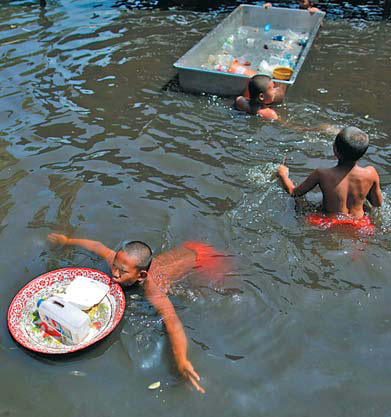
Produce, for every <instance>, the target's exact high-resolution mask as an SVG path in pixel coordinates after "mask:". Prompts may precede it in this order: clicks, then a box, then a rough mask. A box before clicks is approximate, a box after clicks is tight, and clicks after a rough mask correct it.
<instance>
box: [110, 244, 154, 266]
mask: <svg viewBox="0 0 391 417" xmlns="http://www.w3.org/2000/svg"><path fill="white" fill-rule="evenodd" d="M119 251H121V252H125V253H126V254H128V255H129V256H131V257H132V258H134V259H136V261H137V263H136V268H137V270H138V271H148V270H149V267H150V266H151V262H152V249H151V248H150V247H149V246H148V245H147V244H146V243H144V242H141V241H139V240H133V241H130V242H124V243H122V244H121V245H120V247H119V248H118V250H117V252H119Z"/></svg>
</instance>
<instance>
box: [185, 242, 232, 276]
mask: <svg viewBox="0 0 391 417" xmlns="http://www.w3.org/2000/svg"><path fill="white" fill-rule="evenodd" d="M183 246H184V247H185V248H187V249H190V250H192V251H193V252H195V254H196V266H195V267H196V268H197V269H199V270H200V271H201V272H204V273H207V275H208V276H209V277H210V278H215V279H219V278H222V276H223V275H224V274H226V273H227V272H229V271H230V269H231V262H230V261H229V260H228V256H227V255H224V254H223V253H221V252H217V251H216V249H215V248H214V247H213V246H211V245H208V244H206V243H200V242H186V243H184V244H183Z"/></svg>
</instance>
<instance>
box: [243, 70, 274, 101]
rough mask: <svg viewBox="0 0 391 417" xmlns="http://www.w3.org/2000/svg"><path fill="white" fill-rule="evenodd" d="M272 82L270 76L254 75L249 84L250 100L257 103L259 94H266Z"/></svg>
mask: <svg viewBox="0 0 391 417" xmlns="http://www.w3.org/2000/svg"><path fill="white" fill-rule="evenodd" d="M270 81H271V78H270V77H269V76H268V75H254V77H252V78H251V79H250V82H249V83H248V91H249V93H250V100H251V101H252V102H255V101H257V100H258V96H259V94H261V93H262V94H266V91H267V85H268V84H269V82H270Z"/></svg>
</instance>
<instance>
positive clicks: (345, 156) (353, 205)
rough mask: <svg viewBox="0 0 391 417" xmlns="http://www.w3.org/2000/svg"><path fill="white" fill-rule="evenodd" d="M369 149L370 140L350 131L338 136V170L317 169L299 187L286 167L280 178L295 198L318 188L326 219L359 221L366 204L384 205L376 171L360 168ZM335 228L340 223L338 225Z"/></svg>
mask: <svg viewBox="0 0 391 417" xmlns="http://www.w3.org/2000/svg"><path fill="white" fill-rule="evenodd" d="M368 145H369V141H368V136H367V135H366V134H365V133H364V132H362V131H361V130H360V129H357V128H354V127H348V128H345V129H342V130H341V131H340V132H339V133H338V135H337V137H336V139H335V142H334V154H335V156H336V157H337V159H338V164H337V165H336V166H335V167H332V168H325V169H321V168H318V169H315V170H314V171H313V172H312V173H311V174H310V175H309V176H308V177H307V178H306V179H305V180H304V181H303V182H302V183H301V184H300V185H298V186H295V185H294V183H293V182H292V180H291V179H290V178H289V176H288V173H289V170H288V168H287V167H286V166H285V165H284V164H281V165H280V166H279V167H278V170H277V175H279V177H280V178H281V180H282V183H283V186H284V187H285V189H286V190H287V191H288V193H289V194H290V195H292V196H294V197H300V196H302V195H304V194H306V193H307V192H308V191H311V190H312V189H313V188H314V187H316V186H317V185H319V187H320V189H321V191H322V194H323V202H322V209H323V212H324V214H325V215H327V216H331V217H335V216H341V215H342V216H345V217H346V218H351V219H360V218H362V217H363V216H364V214H365V212H364V203H365V201H366V200H368V201H369V202H370V203H371V204H372V205H373V206H374V207H379V206H380V205H381V204H382V193H381V189H380V180H379V175H378V174H377V171H376V169H375V168H374V167H372V166H368V167H365V168H363V167H360V166H359V165H358V164H357V160H358V159H359V158H361V156H362V155H364V153H365V152H366V150H367V148H368ZM331 224H333V222H331V223H330V225H331ZM334 224H338V222H337V221H335V222H334ZM357 224H360V223H359V222H358V223H357Z"/></svg>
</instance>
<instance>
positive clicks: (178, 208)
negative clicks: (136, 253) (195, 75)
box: [0, 0, 391, 417]
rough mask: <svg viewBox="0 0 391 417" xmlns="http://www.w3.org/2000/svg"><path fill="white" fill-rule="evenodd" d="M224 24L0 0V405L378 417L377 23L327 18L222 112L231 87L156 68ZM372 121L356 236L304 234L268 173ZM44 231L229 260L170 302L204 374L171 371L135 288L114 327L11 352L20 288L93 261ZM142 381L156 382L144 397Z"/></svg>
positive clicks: (380, 72) (390, 224) (383, 408)
mask: <svg viewBox="0 0 391 417" xmlns="http://www.w3.org/2000/svg"><path fill="white" fill-rule="evenodd" d="M223 17H224V14H217V13H215V12H203V13H202V12H191V11H184V10H180V9H171V10H167V11H162V10H149V11H143V10H127V9H126V8H122V7H119V8H113V7H112V4H111V2H110V1H108V0H106V1H104V2H101V3H99V4H97V3H96V2H92V1H88V0H67V1H65V0H58V1H53V2H50V4H48V6H47V8H46V11H41V10H40V8H39V7H38V6H37V5H36V4H35V3H34V2H16V1H12V2H6V1H3V2H2V3H1V7H0V47H1V49H0V57H1V58H0V59H1V62H0V87H1V88H0V146H1V159H0V164H1V178H0V184H1V190H2V199H1V208H0V217H1V229H0V230H1V235H0V243H1V255H0V265H1V272H2V279H1V281H0V293H1V299H2V302H1V310H0V311H1V317H2V326H1V328H0V349H1V353H0V361H1V380H0V384H1V391H0V416H29V417H36V416H40V417H46V416H51V415H53V414H55V415H56V416H57V417H61V416H84V417H90V416H91V417H92V416H139V415H140V416H142V415H143V416H152V415H159V416H162V417H165V416H170V417H172V416H184V415H191V416H216V415H220V416H232V417H234V416H235V417H236V416H239V415H240V416H246V417H252V416H254V417H259V416H270V417H277V416H278V417H284V416H286V417H295V416H297V417H307V416H308V417H310V416H311V417H312V416H318V417H323V416H324V417H329V416H338V417H342V416H356V417H359V416H377V417H380V416H384V417H386V416H390V415H391V412H390V410H391V397H390V395H389V386H390V383H391V368H390V361H391V353H390V352H391V317H390V314H391V312H390V307H389V306H390V299H391V280H390V275H389V262H390V243H389V236H390V228H391V215H390V206H391V198H390V195H391V187H390V184H391V176H390V168H389V156H390V153H391V146H390V141H389V138H390V132H391V119H390V117H389V115H390V108H391V94H390V85H391V71H390V66H391V56H390V51H391V24H390V23H389V22H382V21H364V20H326V22H325V25H324V27H323V28H322V29H321V31H320V33H319V36H318V37H317V39H316V40H315V42H314V44H313V46H312V49H311V51H310V53H309V55H308V56H307V59H306V61H305V63H304V65H303V67H302V69H301V71H300V74H299V76H298V78H297V80H296V82H295V84H294V86H293V87H291V88H290V91H289V94H288V96H287V99H286V101H285V104H284V105H282V106H280V107H279V108H278V109H277V111H278V113H279V114H280V115H281V117H282V118H283V119H284V120H286V122H287V124H280V123H272V122H266V121H262V120H260V119H258V118H256V117H253V116H247V115H244V114H240V113H239V112H237V111H236V110H234V109H233V107H232V101H233V100H232V98H220V97H215V96H207V95H198V96H197V95H190V94H186V93H184V92H182V91H180V89H179V88H178V85H177V82H176V81H175V75H176V72H175V69H174V68H173V67H172V64H173V63H174V62H175V61H176V60H177V59H178V58H179V57H180V56H181V55H183V54H184V53H185V52H186V51H187V50H188V49H189V48H190V47H191V46H193V45H194V44H195V43H196V42H197V41H199V40H200V39H201V38H202V37H203V36H204V35H205V34H206V33H207V32H208V31H210V30H211V29H212V28H214V27H215V25H216V24H217V23H218V22H219V21H220V20H221V19H222V18H223ZM327 123H329V124H333V125H337V126H345V125H355V126H357V127H359V128H361V129H363V130H365V131H366V132H368V134H369V135H370V140H371V145H370V148H369V149H368V152H367V153H366V155H365V156H364V157H363V160H362V164H363V165H367V164H372V165H374V166H375V167H376V168H377V170H378V172H379V174H380V177H381V186H382V190H383V193H384V200H385V202H384V207H383V208H382V209H380V210H378V211H377V212H376V211H374V212H373V213H372V218H373V220H374V222H375V224H376V230H377V231H376V234H375V235H374V236H371V237H369V238H363V237H360V236H352V235H349V234H346V233H340V232H330V231H319V230H316V229H313V228H311V227H309V226H308V225H306V224H305V222H304V220H303V217H304V214H305V213H306V212H308V211H309V210H311V207H313V206H314V205H316V204H317V203H319V201H320V194H319V192H317V191H315V192H312V193H310V194H309V196H308V198H307V199H306V200H302V201H301V202H300V204H299V205H300V207H299V208H297V207H295V202H294V200H293V199H292V198H290V197H289V196H288V195H287V194H286V193H285V192H284V191H283V190H282V189H281V187H280V185H279V184H278V182H277V181H276V179H275V177H274V175H273V172H274V171H275V169H276V167H277V165H278V163H279V162H280V161H281V160H282V158H283V156H284V155H287V156H288V161H287V163H288V166H289V167H290V173H291V176H292V178H293V179H294V180H295V181H296V182H298V181H301V180H303V179H304V178H305V177H306V175H308V174H309V173H310V172H311V170H312V169H314V168H315V167H318V166H321V167H326V166H331V165H332V164H334V163H335V161H334V159H333V153H332V143H333V139H334V137H333V135H331V134H328V133H325V132H318V131H314V132H311V131H305V132H304V133H303V131H302V130H300V127H305V128H310V127H316V126H319V125H322V124H327ZM52 231H56V232H60V233H66V234H70V235H72V236H77V237H89V238H91V239H95V240H100V241H103V242H104V243H105V244H107V245H108V246H110V247H115V246H116V245H117V244H118V242H120V241H123V240H125V239H131V240H132V239H134V240H144V241H146V242H148V243H150V245H151V246H152V247H153V249H154V250H155V251H156V252H159V251H161V250H167V249H169V248H170V247H174V246H177V245H179V244H181V243H182V242H184V241H187V240H201V241H205V242H209V243H211V244H213V245H214V246H215V247H217V248H219V249H221V250H224V251H226V252H228V253H230V254H232V255H233V256H234V257H235V260H236V262H235V265H236V266H235V269H234V270H233V271H232V274H231V275H230V276H228V277H227V278H226V280H225V282H224V283H223V285H222V287H221V288H218V289H217V288H211V287H208V286H206V285H201V284H200V283H199V281H197V280H191V279H188V280H186V281H184V282H183V283H181V284H180V285H179V287H178V288H177V289H176V291H175V292H174V295H173V296H172V298H171V299H172V301H173V303H174V305H175V306H176V308H177V311H178V314H179V317H180V318H181V320H182V322H183V324H184V326H185V329H186V333H187V336H188V341H189V358H190V360H191V361H192V363H193V365H194V367H195V369H196V370H197V372H198V373H199V374H200V375H201V384H202V386H203V387H204V388H205V390H206V394H205V395H204V396H203V395H200V394H198V393H197V392H195V391H194V390H192V389H191V388H190V386H189V385H188V384H186V383H184V382H183V380H182V379H181V378H180V377H179V375H178V373H177V371H176V369H175V364H174V361H173V358H172V355H171V351H170V346H169V341H168V339H167V336H166V335H165V332H164V328H163V326H162V323H161V320H160V318H159V316H158V315H157V314H156V313H155V311H154V309H153V308H151V307H150V306H149V305H148V303H147V302H146V301H145V300H144V299H143V298H142V294H141V293H140V292H138V291H136V290H133V291H129V292H127V294H126V299H127V307H126V311H125V315H124V318H123V320H122V322H121V324H120V325H119V326H118V328H117V329H116V330H115V331H114V332H113V333H112V334H111V335H110V336H108V337H107V338H106V339H105V340H104V341H103V342H102V343H99V344H97V345H96V346H94V347H92V348H90V349H89V350H87V351H85V352H81V353H80V354H77V355H73V356H71V357H66V358H53V357H45V356H39V355H37V354H33V353H30V352H29V351H27V350H25V349H23V348H21V347H20V346H19V345H18V344H17V343H16V342H15V341H14V340H13V339H12V337H11V336H10V334H9V332H8V329H7V320H6V317H7V310H8V306H9V303H10V302H11V300H12V298H13V297H14V296H15V294H16V293H17V291H18V290H19V289H20V288H21V287H22V286H24V285H25V284H26V283H27V282H29V281H30V280H31V279H33V278H34V277H36V276H38V275H40V274H43V273H45V272H47V271H49V270H52V269H56V268H61V267H68V266H79V267H93V268H96V269H101V270H103V271H105V272H108V269H107V267H106V266H105V265H104V263H103V262H101V261H100V260H99V259H98V258H97V257H96V256H94V255H91V254H90V253H88V252H87V251H85V250H82V249H78V248H69V247H68V248H58V247H57V248H55V247H52V246H50V245H49V244H48V243H47V240H46V236H47V234H48V233H50V232H52ZM156 381H160V382H161V388H160V389H158V390H156V391H150V390H148V388H147V387H148V385H149V384H151V383H153V382H156Z"/></svg>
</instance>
